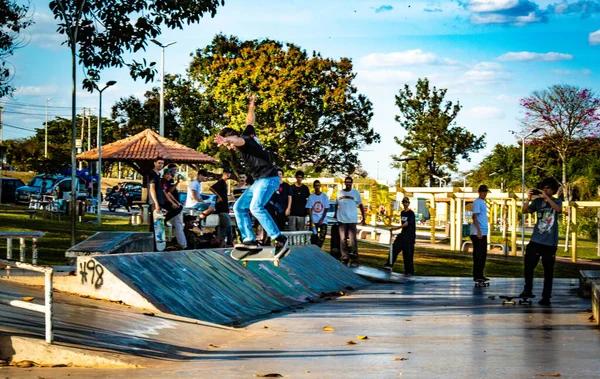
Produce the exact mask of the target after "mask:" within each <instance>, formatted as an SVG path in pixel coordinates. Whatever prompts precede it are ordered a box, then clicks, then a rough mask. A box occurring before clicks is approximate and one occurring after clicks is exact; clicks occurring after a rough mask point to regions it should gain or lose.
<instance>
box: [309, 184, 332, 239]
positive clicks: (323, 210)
mask: <svg viewBox="0 0 600 379" xmlns="http://www.w3.org/2000/svg"><path fill="white" fill-rule="evenodd" d="M313 187H314V189H315V192H314V193H311V194H310V196H308V201H307V202H306V208H307V209H308V215H309V218H310V230H312V232H313V234H312V236H311V237H310V243H312V244H313V245H317V246H319V247H322V246H323V243H324V242H325V237H326V236H327V210H328V209H329V197H328V196H327V194H324V193H323V192H321V182H320V181H318V180H315V181H314V182H313Z"/></svg>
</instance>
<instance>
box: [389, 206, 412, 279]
mask: <svg viewBox="0 0 600 379" xmlns="http://www.w3.org/2000/svg"><path fill="white" fill-rule="evenodd" d="M409 206H410V199H409V198H408V197H404V198H403V199H402V207H404V209H403V210H402V212H400V220H401V225H400V226H397V227H393V228H391V229H390V232H392V231H393V230H398V229H402V231H401V232H400V234H398V236H397V237H396V239H395V240H394V244H393V246H392V257H391V259H392V261H391V262H386V264H385V265H383V269H385V270H390V271H391V270H392V269H393V268H394V263H396V259H398V255H400V252H402V261H403V262H404V275H406V276H413V275H414V274H415V265H414V259H413V258H414V255H415V241H416V240H417V222H416V217H415V212H413V211H412V210H411V209H409V208H408V207H409Z"/></svg>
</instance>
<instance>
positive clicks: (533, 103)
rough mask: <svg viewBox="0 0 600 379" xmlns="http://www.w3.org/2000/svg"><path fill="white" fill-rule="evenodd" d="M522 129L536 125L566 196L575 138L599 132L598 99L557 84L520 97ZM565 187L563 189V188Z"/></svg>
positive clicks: (581, 90) (586, 92) (588, 91)
mask: <svg viewBox="0 0 600 379" xmlns="http://www.w3.org/2000/svg"><path fill="white" fill-rule="evenodd" d="M521 106H522V107H523V108H525V117H524V118H523V120H522V122H523V127H524V129H525V130H524V131H527V132H528V131H529V130H530V129H534V128H539V129H540V132H539V133H540V135H541V136H543V137H544V139H543V141H544V143H545V145H546V148H549V149H551V150H554V151H556V153H557V154H558V156H559V158H560V161H561V166H562V185H563V192H564V195H565V197H566V198H567V199H568V198H569V191H568V183H567V180H568V173H567V165H568V161H569V158H570V156H571V153H572V150H573V148H574V147H575V145H576V141H577V140H580V139H582V138H587V137H595V136H597V135H598V132H600V98H598V97H597V96H596V95H595V94H594V93H593V92H592V91H590V90H588V89H581V88H579V87H577V86H571V85H565V84H557V85H553V86H551V87H549V88H548V89H545V90H542V91H534V92H533V94H532V95H531V96H529V97H526V98H524V99H521ZM565 189H566V190H565Z"/></svg>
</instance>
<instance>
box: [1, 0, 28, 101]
mask: <svg viewBox="0 0 600 379" xmlns="http://www.w3.org/2000/svg"><path fill="white" fill-rule="evenodd" d="M28 11H29V4H26V5H19V4H17V2H16V1H13V0H0V97H4V96H7V95H11V94H12V93H13V92H14V90H15V88H14V87H13V86H12V85H11V80H12V73H11V68H10V64H7V63H8V62H7V61H6V59H7V58H8V57H9V56H11V55H12V54H13V52H14V51H15V49H17V48H19V46H20V45H21V43H22V39H21V38H20V37H19V33H21V31H23V29H25V28H27V27H28V26H30V25H31V24H32V21H31V18H30V17H28V14H27V12H28Z"/></svg>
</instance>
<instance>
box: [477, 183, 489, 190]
mask: <svg viewBox="0 0 600 379" xmlns="http://www.w3.org/2000/svg"><path fill="white" fill-rule="evenodd" d="M477 192H490V190H489V189H488V186H486V185H485V184H482V185H480V186H479V189H478V190H477Z"/></svg>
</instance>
